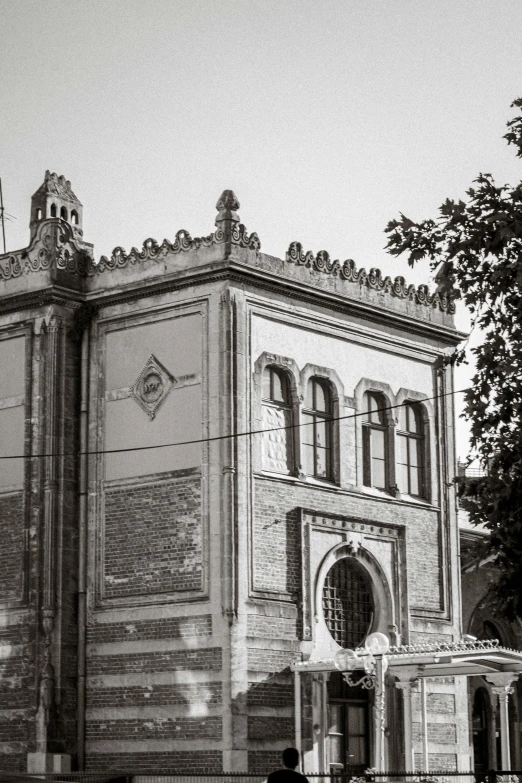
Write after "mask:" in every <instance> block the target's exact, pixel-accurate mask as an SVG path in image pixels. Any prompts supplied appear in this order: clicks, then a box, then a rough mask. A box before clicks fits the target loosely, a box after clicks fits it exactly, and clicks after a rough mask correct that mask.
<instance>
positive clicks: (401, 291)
mask: <svg viewBox="0 0 522 783" xmlns="http://www.w3.org/2000/svg"><path fill="white" fill-rule="evenodd" d="M286 261H288V262H289V263H291V264H296V265H297V266H304V267H307V268H308V269H314V270H316V271H317V272H323V273H324V274H326V275H332V276H334V277H339V278H341V280H348V281H349V282H350V283H359V285H361V286H365V287H366V288H371V289H372V290H374V291H382V292H383V293H385V294H391V296H395V297H397V298H398V299H409V300H410V301H412V302H416V303H417V304H420V305H425V306H426V307H433V308H437V307H438V308H439V309H440V310H442V312H444V313H454V312H455V297H454V295H452V294H446V293H438V292H436V291H435V292H434V293H430V290H429V288H428V286H427V285H424V284H423V285H419V286H415V285H413V284H410V285H408V284H407V283H406V281H405V279H404V277H400V276H399V277H396V278H394V279H393V280H392V278H391V277H389V276H388V275H387V276H386V277H383V275H382V272H381V270H380V269H376V268H373V269H370V271H369V272H367V271H366V269H364V268H361V269H357V267H356V265H355V261H352V259H351V258H349V259H347V260H346V261H338V260H337V259H335V260H334V259H331V258H330V255H329V253H327V251H326V250H320V251H319V252H318V253H317V255H314V254H313V253H312V251H311V250H309V251H308V252H304V251H303V247H302V245H301V243H300V242H292V243H291V244H290V247H289V248H288V250H287V253H286Z"/></svg>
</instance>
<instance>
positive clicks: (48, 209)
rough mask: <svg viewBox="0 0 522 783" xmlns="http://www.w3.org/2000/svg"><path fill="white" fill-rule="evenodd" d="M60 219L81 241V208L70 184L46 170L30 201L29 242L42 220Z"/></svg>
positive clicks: (63, 178)
mask: <svg viewBox="0 0 522 783" xmlns="http://www.w3.org/2000/svg"><path fill="white" fill-rule="evenodd" d="M49 218H61V219H62V220H65V221H66V222H67V223H69V225H70V226H71V228H72V229H73V233H74V234H75V235H76V236H77V237H78V239H81V238H82V236H83V207H82V205H81V203H80V201H78V199H77V197H76V196H75V194H74V193H73V191H72V189H71V183H70V182H69V180H68V179H65V177H64V176H63V175H60V176H58V174H55V173H54V172H50V171H49V170H47V171H46V172H45V179H44V181H43V184H42V185H40V187H39V188H38V190H37V191H36V193H35V194H34V196H33V197H32V199H31V221H30V223H29V227H30V229H31V240H32V239H33V237H34V235H35V234H36V229H37V226H38V224H39V223H41V221H42V220H48V219H49Z"/></svg>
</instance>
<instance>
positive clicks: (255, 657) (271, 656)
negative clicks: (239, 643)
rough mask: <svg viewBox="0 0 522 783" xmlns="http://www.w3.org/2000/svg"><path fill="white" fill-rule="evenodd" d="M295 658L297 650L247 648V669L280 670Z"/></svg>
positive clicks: (261, 670)
mask: <svg viewBox="0 0 522 783" xmlns="http://www.w3.org/2000/svg"><path fill="white" fill-rule="evenodd" d="M296 650H297V645H296ZM295 660H297V652H294V651H292V650H262V649H258V648H250V649H249V650H248V669H249V671H252V672H282V671H283V670H284V669H287V668H288V667H289V666H290V664H291V663H293V662H294V661H295Z"/></svg>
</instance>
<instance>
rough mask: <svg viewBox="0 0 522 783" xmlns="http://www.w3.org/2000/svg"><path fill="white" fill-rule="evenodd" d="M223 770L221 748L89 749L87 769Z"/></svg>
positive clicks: (89, 770)
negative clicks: (119, 751)
mask: <svg viewBox="0 0 522 783" xmlns="http://www.w3.org/2000/svg"><path fill="white" fill-rule="evenodd" d="M126 770H128V771H131V772H156V773H163V774H167V773H169V772H172V773H176V772H187V773H189V772H221V771H222V770H223V754H222V752H221V751H220V750H199V749H198V750H194V751H175V750H172V751H168V752H166V753H159V752H151V753H111V754H109V753H107V754H105V753H89V752H88V753H87V759H86V771H87V772H110V771H115V772H121V771H126Z"/></svg>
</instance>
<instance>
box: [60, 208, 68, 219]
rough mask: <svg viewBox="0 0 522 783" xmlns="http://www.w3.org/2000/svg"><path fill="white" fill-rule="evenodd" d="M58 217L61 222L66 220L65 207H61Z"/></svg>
mask: <svg viewBox="0 0 522 783" xmlns="http://www.w3.org/2000/svg"><path fill="white" fill-rule="evenodd" d="M60 217H61V218H62V220H67V210H66V208H65V207H62V208H61V210H60Z"/></svg>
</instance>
